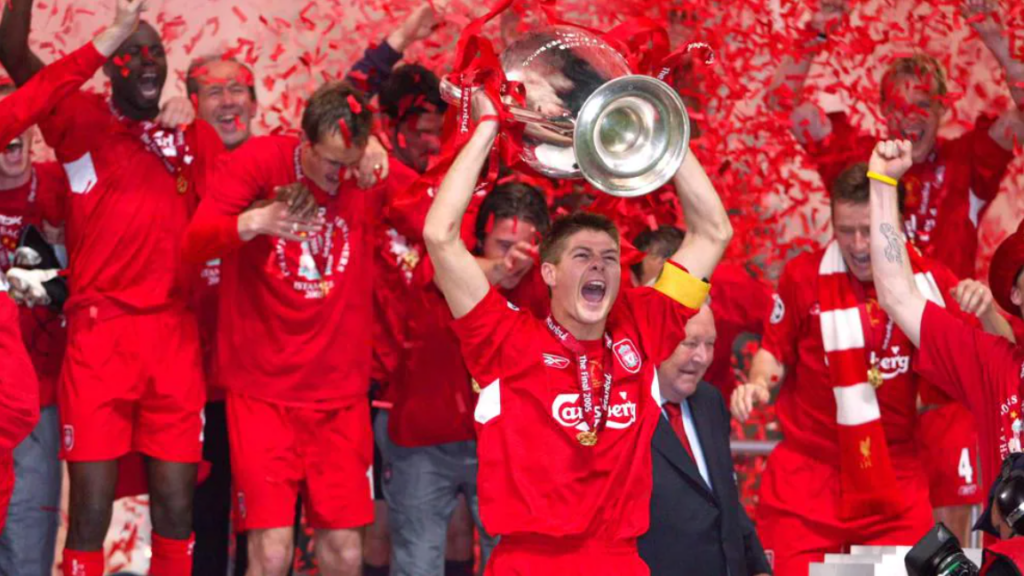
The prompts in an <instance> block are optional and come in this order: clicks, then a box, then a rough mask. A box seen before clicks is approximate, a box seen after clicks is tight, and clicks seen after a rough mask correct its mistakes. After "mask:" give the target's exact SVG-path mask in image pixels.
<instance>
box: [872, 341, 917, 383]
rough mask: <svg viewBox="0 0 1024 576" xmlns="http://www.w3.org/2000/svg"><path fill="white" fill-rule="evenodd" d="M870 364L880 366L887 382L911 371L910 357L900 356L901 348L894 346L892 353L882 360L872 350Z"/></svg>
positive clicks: (906, 355)
mask: <svg viewBox="0 0 1024 576" xmlns="http://www.w3.org/2000/svg"><path fill="white" fill-rule="evenodd" d="M870 363H871V364H872V365H877V366H878V368H879V369H880V370H881V371H882V378H884V379H885V380H891V379H893V378H895V377H897V376H899V375H900V374H906V373H907V372H909V371H910V355H908V354H900V346H893V347H892V348H891V353H890V354H887V355H886V356H882V357H881V358H879V357H878V355H877V354H875V352H874V350H872V351H871V358H870Z"/></svg>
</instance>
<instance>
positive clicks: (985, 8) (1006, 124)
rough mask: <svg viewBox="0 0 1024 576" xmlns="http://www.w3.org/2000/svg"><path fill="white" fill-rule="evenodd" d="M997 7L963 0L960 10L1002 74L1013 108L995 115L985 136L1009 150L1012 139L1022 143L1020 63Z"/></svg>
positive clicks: (1023, 68) (989, 0) (1023, 65)
mask: <svg viewBox="0 0 1024 576" xmlns="http://www.w3.org/2000/svg"><path fill="white" fill-rule="evenodd" d="M998 6H999V4H998V3H997V2H995V0H963V2H962V4H961V5H960V11H961V13H962V14H963V16H964V18H966V19H967V21H968V22H969V23H970V25H971V27H972V28H974V31H975V32H977V33H978V38H979V39H981V41H982V43H983V44H985V47H986V48H988V50H989V52H991V53H992V55H993V56H995V58H996V61H998V62H999V65H1000V66H1002V68H1003V71H1004V72H1006V82H1007V84H1009V87H1010V95H1011V96H1012V97H1013V101H1014V104H1016V106H1015V107H1014V108H1012V109H1010V110H1007V111H1005V112H1003V113H1002V114H1001V115H1000V116H999V118H998V119H997V120H996V122H995V123H993V124H992V128H991V129H990V130H989V136H991V137H992V139H993V140H995V141H996V142H997V143H999V145H1000V146H1002V147H1003V149H1005V150H1013V149H1014V140H1017V141H1020V140H1024V114H1022V113H1021V111H1020V110H1021V109H1024V62H1021V61H1020V60H1019V59H1017V58H1014V56H1013V53H1012V51H1011V49H1010V39H1009V37H1008V35H1007V32H1006V29H1005V28H1004V26H1003V23H1002V21H1003V15H1002V14H999V13H998V12H997V8H998Z"/></svg>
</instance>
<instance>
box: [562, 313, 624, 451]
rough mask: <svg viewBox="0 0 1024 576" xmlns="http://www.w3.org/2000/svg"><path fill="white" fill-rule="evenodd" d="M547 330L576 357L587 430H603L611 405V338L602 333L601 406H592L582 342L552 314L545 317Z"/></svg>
mask: <svg viewBox="0 0 1024 576" xmlns="http://www.w3.org/2000/svg"><path fill="white" fill-rule="evenodd" d="M547 326H548V330H550V331H551V334H553V335H554V337H555V338H557V339H558V341H559V342H561V343H562V346H564V347H565V349H566V350H568V351H569V352H570V353H571V354H572V355H573V356H575V359H576V370H577V372H578V373H579V378H580V392H581V394H580V395H581V397H582V398H583V421H584V422H586V424H587V426H588V427H589V429H590V430H589V431H590V432H593V433H595V434H596V433H598V432H601V431H603V430H604V427H605V424H606V423H607V422H608V408H609V406H610V405H611V398H612V372H611V366H612V338H611V336H609V335H608V333H607V332H605V334H604V348H605V354H604V365H603V366H602V368H603V369H604V390H603V391H602V393H601V406H600V407H599V408H596V407H595V406H594V387H593V385H592V384H591V382H590V371H589V370H587V365H588V358H587V351H586V349H585V348H584V347H583V345H582V344H580V343H579V341H578V340H576V337H575V336H573V335H572V334H570V333H569V331H568V330H566V329H565V328H563V327H562V325H561V324H559V323H558V322H557V321H556V320H555V318H554V317H553V316H550V315H549V316H548V319H547Z"/></svg>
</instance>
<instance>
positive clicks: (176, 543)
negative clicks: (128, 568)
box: [149, 532, 196, 576]
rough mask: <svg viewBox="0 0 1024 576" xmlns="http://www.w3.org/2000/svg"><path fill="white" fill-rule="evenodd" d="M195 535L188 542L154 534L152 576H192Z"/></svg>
mask: <svg viewBox="0 0 1024 576" xmlns="http://www.w3.org/2000/svg"><path fill="white" fill-rule="evenodd" d="M195 543H196V537H195V534H193V535H190V536H189V537H188V539H187V540H172V539H170V538H164V537H163V536H160V535H159V534H157V533H156V532H154V533H153V559H152V560H151V561H150V563H149V575H150V576H191V574H192V548H193V547H194V546H195Z"/></svg>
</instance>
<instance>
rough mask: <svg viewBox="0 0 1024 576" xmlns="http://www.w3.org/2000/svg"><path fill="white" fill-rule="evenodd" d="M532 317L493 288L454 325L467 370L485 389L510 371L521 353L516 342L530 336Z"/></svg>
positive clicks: (453, 323)
mask: <svg viewBox="0 0 1024 576" xmlns="http://www.w3.org/2000/svg"><path fill="white" fill-rule="evenodd" d="M531 318H532V317H531V316H530V314H529V313H528V312H523V311H521V310H520V309H519V308H517V307H515V306H513V305H512V304H510V303H509V302H508V300H505V298H503V297H502V296H501V294H498V291H497V290H495V289H494V288H493V287H492V288H491V290H490V292H488V293H487V296H486V297H484V299H483V300H481V301H480V303H479V304H477V305H476V307H475V308H473V309H472V310H470V312H469V314H466V315H465V316H463V317H462V318H459V319H456V320H455V321H454V322H452V328H453V329H454V330H455V335H456V336H457V337H458V338H459V344H460V347H461V348H462V357H463V358H464V359H465V361H466V367H467V368H469V373H470V374H472V375H473V378H474V379H475V380H476V381H477V383H479V384H480V386H483V387H486V386H487V385H489V384H491V383H492V382H494V381H496V380H498V379H500V378H502V377H504V376H505V375H506V374H507V373H508V372H509V366H510V365H511V363H512V362H515V361H516V357H517V355H518V354H520V353H521V352H522V351H521V350H520V349H519V347H518V346H516V344H515V342H516V341H518V340H520V339H522V338H529V337H530V333H529V332H530V331H529V330H528V328H529V327H528V324H529V323H530V322H531ZM532 321H534V322H536V320H532ZM504 351H508V358H509V360H506V354H505V353H504Z"/></svg>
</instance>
